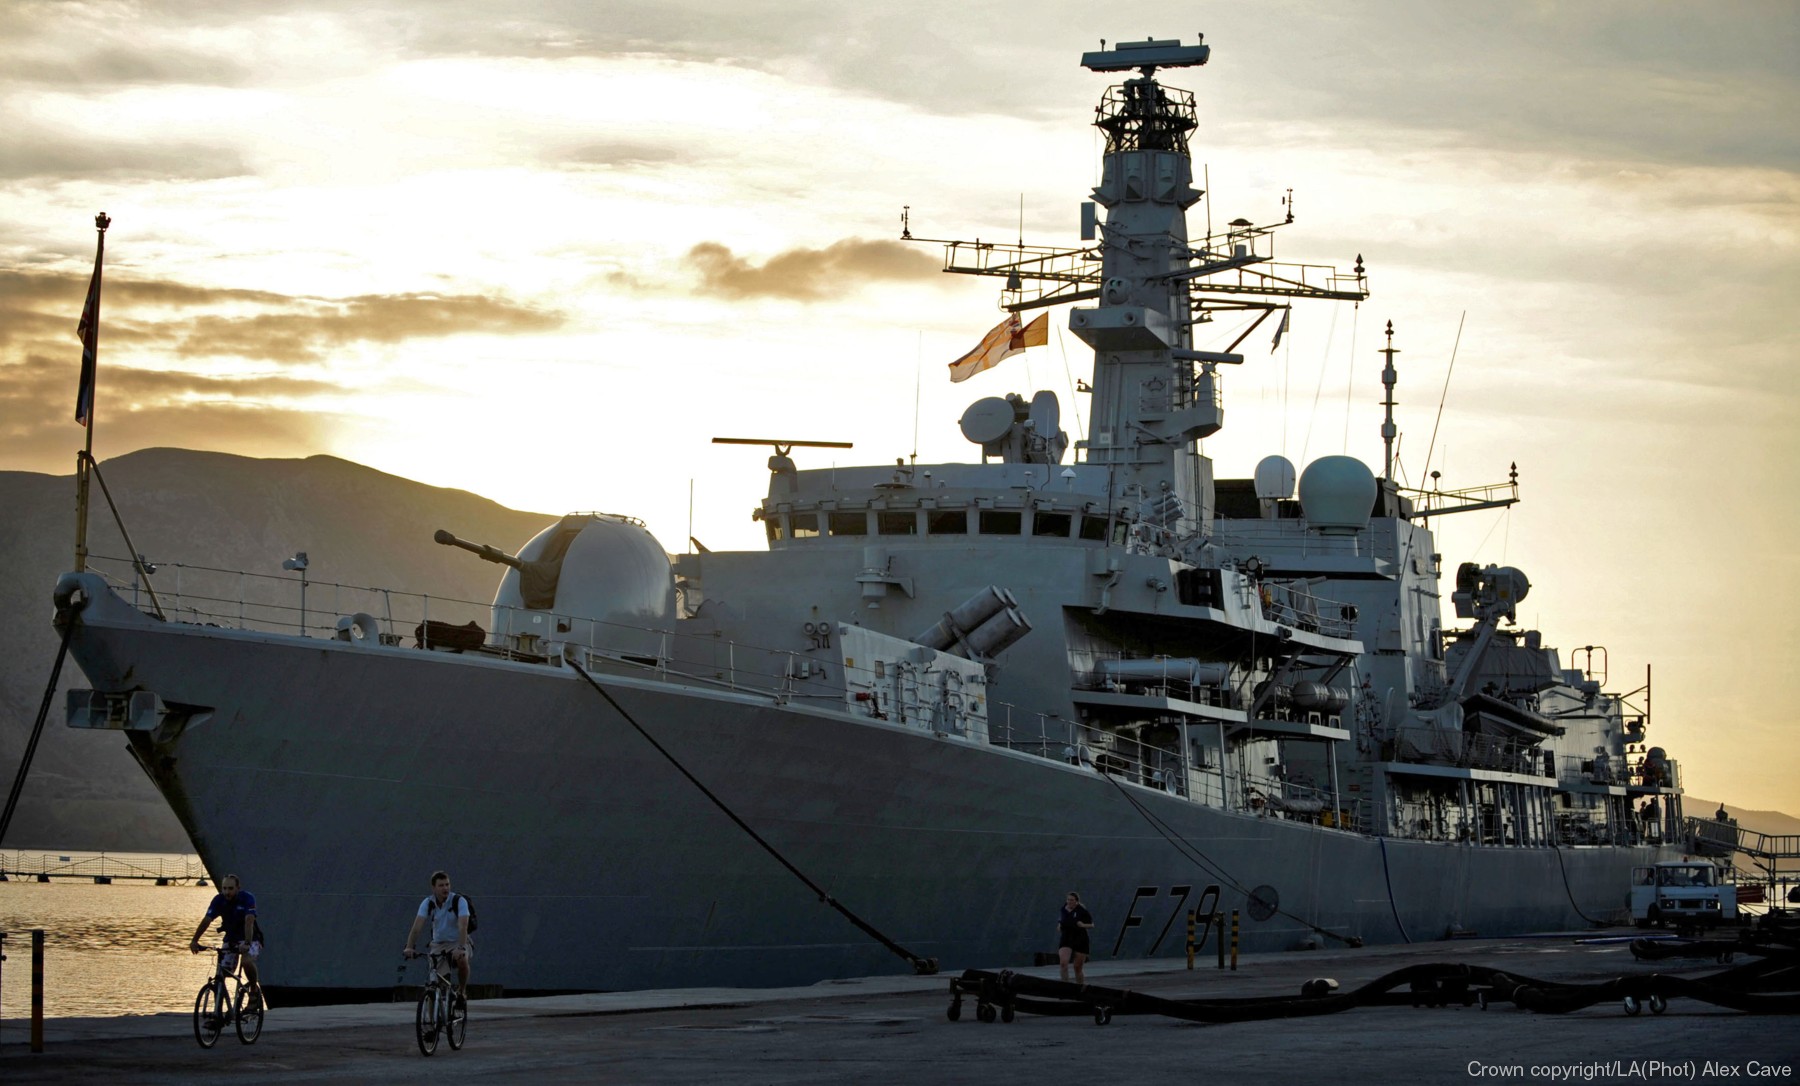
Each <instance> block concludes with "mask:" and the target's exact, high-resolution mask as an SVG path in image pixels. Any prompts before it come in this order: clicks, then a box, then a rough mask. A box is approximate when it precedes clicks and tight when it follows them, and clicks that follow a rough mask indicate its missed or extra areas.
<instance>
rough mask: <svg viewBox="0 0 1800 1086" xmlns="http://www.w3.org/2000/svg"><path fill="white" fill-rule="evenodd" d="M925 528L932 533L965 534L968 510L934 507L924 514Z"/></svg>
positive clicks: (967, 526) (967, 525)
mask: <svg viewBox="0 0 1800 1086" xmlns="http://www.w3.org/2000/svg"><path fill="white" fill-rule="evenodd" d="M925 530H926V531H927V532H930V533H931V534H932V535H967V534H969V512H968V510H966V509H934V510H932V511H931V512H930V513H927V514H926V515H925Z"/></svg>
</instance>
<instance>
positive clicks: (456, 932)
mask: <svg viewBox="0 0 1800 1086" xmlns="http://www.w3.org/2000/svg"><path fill="white" fill-rule="evenodd" d="M428 922H429V923H430V924H431V944H430V946H429V948H428V950H427V953H431V954H438V953H444V952H448V953H449V955H450V958H451V960H452V961H454V962H455V963H456V998H457V999H459V1000H460V999H462V998H464V993H465V992H467V991H468V990H469V959H471V958H473V957H474V956H475V942H474V940H472V939H471V938H469V900H468V899H467V898H465V897H463V896H462V895H461V894H452V893H451V892H450V876H449V875H446V874H444V873H443V872H442V871H435V872H433V873H432V875H431V894H430V896H428V897H426V899H425V900H424V901H421V902H419V915H417V916H415V917H413V922H412V929H411V930H410V931H408V932H407V933H406V946H404V947H402V948H401V951H400V953H401V954H402V955H404V956H405V957H408V958H411V957H414V956H415V955H416V954H417V953H418V952H417V951H415V950H413V943H414V942H415V941H416V940H417V939H418V937H419V929H420V928H422V927H424V926H425V924H426V923H428Z"/></svg>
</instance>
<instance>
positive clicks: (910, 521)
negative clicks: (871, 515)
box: [875, 509, 919, 535]
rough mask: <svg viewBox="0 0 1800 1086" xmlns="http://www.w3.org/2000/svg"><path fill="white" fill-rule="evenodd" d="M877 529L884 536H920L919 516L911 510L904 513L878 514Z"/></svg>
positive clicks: (876, 518) (876, 516)
mask: <svg viewBox="0 0 1800 1086" xmlns="http://www.w3.org/2000/svg"><path fill="white" fill-rule="evenodd" d="M875 528H876V530H877V531H879V532H880V533H881V534H882V535H918V534H919V515H918V514H917V513H914V512H913V511H912V510H910V509H909V510H907V511H906V512H904V513H900V512H893V513H877V514H875Z"/></svg>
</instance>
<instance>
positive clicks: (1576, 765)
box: [1558, 754, 1630, 784]
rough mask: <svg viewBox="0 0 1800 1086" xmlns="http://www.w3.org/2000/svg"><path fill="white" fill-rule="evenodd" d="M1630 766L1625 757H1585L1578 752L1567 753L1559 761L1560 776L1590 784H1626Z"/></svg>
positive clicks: (1566, 779) (1560, 777) (1563, 778)
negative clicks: (1577, 753)
mask: <svg viewBox="0 0 1800 1086" xmlns="http://www.w3.org/2000/svg"><path fill="white" fill-rule="evenodd" d="M1629 768H1630V767H1629V766H1627V765H1626V764H1625V760H1624V759H1623V758H1614V757H1611V756H1598V757H1593V758H1583V757H1581V756H1580V755H1576V754H1565V755H1563V756H1562V758H1561V759H1560V762H1559V766H1558V777H1559V779H1561V780H1565V781H1586V782H1588V783H1590V784H1624V783H1625V780H1626V777H1627V774H1628V771H1629Z"/></svg>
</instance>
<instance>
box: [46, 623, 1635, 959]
mask: <svg viewBox="0 0 1800 1086" xmlns="http://www.w3.org/2000/svg"><path fill="white" fill-rule="evenodd" d="M79 621H80V625H79V627H78V628H77V630H76V631H75V634H74V637H73V639H72V651H73V652H74V654H75V656H76V658H77V659H78V661H79V662H80V664H81V667H82V668H83V670H84V671H86V673H87V674H88V676H89V677H90V679H91V680H92V681H93V683H94V685H95V687H96V688H97V689H99V690H102V691H113V692H119V691H125V690H130V689H142V690H150V691H153V692H154V693H156V694H157V695H158V696H159V697H160V698H161V699H163V701H164V702H165V703H166V704H167V705H169V706H170V707H171V708H174V709H177V710H185V709H186V708H191V707H204V709H206V710H208V712H204V713H201V714H198V715H195V716H193V717H192V718H191V719H189V720H188V721H187V722H186V723H185V724H176V723H174V722H176V721H178V720H179V719H180V716H181V713H180V712H177V713H175V714H173V715H170V716H168V717H166V718H165V720H164V723H162V724H160V725H158V726H157V727H156V728H155V729H154V730H141V731H132V732H129V733H128V734H129V737H130V740H131V742H132V745H133V749H134V751H135V752H136V754H137V755H138V757H139V759H140V761H142V762H143V763H144V764H145V766H146V768H147V770H149V772H150V773H151V776H152V777H153V779H154V780H155V781H156V783H157V785H158V787H159V788H161V789H162V791H163V793H164V794H165V795H166V796H167V797H168V799H169V802H170V803H171V805H172V807H173V808H174V810H175V811H176V813H177V815H178V816H179V817H180V818H181V820H182V821H183V823H184V824H185V825H186V826H187V828H188V830H189V832H190V834H191V835H192V837H193V840H194V843H195V846H196V847H197V848H198V850H199V851H200V853H201V854H202V856H203V857H204V858H205V860H206V862H207V864H208V866H209V868H210V869H211V870H212V871H214V872H215V873H218V874H223V873H225V872H227V871H231V872H236V873H238V874H239V875H241V876H242V878H243V880H244V883H245V885H246V887H247V888H249V889H250V890H251V891H253V892H254V893H255V894H256V895H257V898H258V901H259V904H260V907H261V914H262V917H263V919H264V922H265V923H266V925H267V927H268V928H269V930H270V932H271V936H272V938H271V943H270V948H269V952H268V955H267V958H266V963H265V965H264V976H265V978H266V979H267V981H268V982H269V983H271V984H275V985H282V986H287V987H296V988H334V989H343V988H383V987H386V986H389V985H392V984H393V983H394V982H395V980H396V976H397V970H396V966H397V965H398V962H399V949H400V944H401V941H402V940H403V938H404V937H405V935H406V932H407V929H408V926H409V924H410V922H411V918H412V915H413V912H414V910H415V909H416V908H417V906H418V904H419V901H420V899H421V898H422V897H423V895H424V892H425V890H426V879H427V876H428V875H429V874H430V872H431V871H432V870H433V869H436V868H444V869H446V870H448V871H449V872H450V873H451V874H452V876H453V878H454V880H455V884H456V887H457V888H458V889H459V890H461V891H463V892H465V893H467V894H468V895H469V896H470V897H471V899H472V900H474V901H475V902H476V904H477V907H478V911H479V914H480V922H481V931H480V934H479V935H478V936H477V937H476V943H477V946H478V962H477V965H476V974H477V980H478V981H482V982H487V983H494V984H500V985H503V986H505V987H506V988H507V989H510V990H520V989H530V990H546V989H549V990H559V989H587V990H610V989H630V988H639V987H647V986H659V987H663V986H691V985H747V986H758V985H782V984H793V983H805V982H812V981H817V980H820V979H824V978H830V977H838V976H852V975H867V974H875V973H883V972H893V971H896V970H904V969H906V968H907V966H906V965H905V963H904V962H902V961H900V960H899V959H898V958H896V957H895V956H894V955H893V954H892V953H891V952H889V951H888V950H886V949H884V948H883V947H881V946H880V945H879V944H877V943H875V942H874V941H872V940H870V939H869V938H867V937H866V936H864V935H863V934H862V933H861V932H859V931H858V930H856V928H855V927H853V926H852V925H851V924H850V923H848V922H847V921H845V920H844V919H843V918H842V917H840V916H839V915H837V914H836V913H835V912H833V911H832V910H831V909H829V908H828V907H827V906H825V905H823V904H821V902H820V901H819V900H818V898H817V896H816V895H815V894H814V893H813V892H812V891H811V890H809V889H807V888H806V886H804V885H803V884H802V883H801V882H799V881H798V880H796V879H795V877H794V876H793V875H792V874H790V873H789V872H788V871H787V870H785V869H784V868H783V867H782V866H781V864H780V863H778V862H777V861H776V860H775V859H774V858H772V857H771V856H769V855H768V854H767V853H766V852H764V851H763V850H762V849H761V848H759V847H758V846H757V845H756V844H755V843H754V842H753V841H752V840H751V839H750V838H749V837H748V836H747V835H746V834H745V832H744V831H743V830H742V829H740V828H739V827H737V826H736V825H734V824H733V823H732V822H731V821H730V820H729V819H728V818H727V817H726V816H725V815H724V814H723V813H721V812H720V810H719V809H718V808H717V807H716V806H715V805H714V804H713V803H712V802H710V801H709V800H708V799H707V798H706V797H705V796H704V795H703V794H702V793H701V792H700V791H699V790H698V789H697V788H696V787H695V786H694V784H692V783H691V782H690V781H688V780H687V779H686V778H685V777H683V776H682V775H681V774H680V773H679V772H678V771H677V770H676V769H675V768H674V767H672V766H671V765H670V763H669V762H668V761H667V760H666V759H665V758H664V757H663V756H662V755H661V754H659V753H658V752H657V751H656V750H655V749H654V748H653V747H652V745H651V744H650V743H649V742H647V741H646V740H645V738H644V737H643V735H641V734H640V733H639V732H638V731H637V730H636V729H635V728H634V727H633V726H632V725H631V724H630V723H628V722H627V721H626V720H625V719H623V717H622V716H621V715H620V713H619V712H617V711H615V709H614V708H613V707H612V706H611V705H609V704H608V702H607V700H606V699H604V698H603V697H601V696H600V695H599V694H598V693H597V692H596V691H595V690H594V689H593V688H592V687H591V686H589V685H588V684H587V683H586V682H585V681H584V680H583V679H582V678H581V677H580V676H579V675H577V674H575V673H574V672H573V671H572V670H570V669H568V668H557V667H548V666H544V665H532V664H524V663H517V662H510V661H505V660H498V659H489V658H483V657H479V656H474V655H459V654H451V653H434V652H420V651H415V650H411V649H404V648H398V647H375V646H367V645H358V644H348V643H343V642H337V641H328V640H323V639H303V638H298V637H292V636H282V635H271V634H262V633H256V632H247V631H238V630H225V629H218V628H211V627H200V626H187V625H178V624H173V623H170V624H165V623H159V622H152V621H150V620H147V619H145V618H144V617H143V616H142V615H141V614H139V613H138V612H136V611H135V610H134V609H132V608H130V607H129V606H128V605H126V604H125V603H124V602H123V601H121V600H119V599H118V598H117V597H115V596H112V595H111V594H110V593H107V594H105V595H101V596H98V597H97V598H94V599H93V600H91V602H90V603H89V605H88V608H87V610H86V611H84V612H83V613H82V615H81V617H80V620H79ZM598 678H599V680H600V682H601V683H602V684H603V685H604V686H605V688H606V690H607V692H608V693H610V694H611V695H612V697H613V698H614V699H616V701H617V702H618V704H619V705H620V706H622V707H623V708H624V709H625V710H626V712H628V713H629V714H630V716H631V717H632V718H633V719H635V720H636V721H637V722H638V723H640V724H641V725H642V726H643V727H644V728H645V730H646V731H647V732H648V733H649V734H650V735H651V736H653V737H654V738H655V739H656V741H657V743H659V744H661V745H662V746H663V747H664V748H665V749H666V750H667V751H669V752H670V754H672V755H673V756H674V757H675V758H677V759H679V760H680V762H681V763H682V764H683V765H684V766H685V767H686V768H687V770H688V771H689V772H691V773H692V774H693V775H694V776H695V777H696V778H698V779H699V780H700V781H701V782H703V783H704V784H705V785H706V786H707V787H708V788H710V789H711V790H712V791H713V792H714V793H715V794H716V795H717V796H718V797H719V799H720V800H722V801H723V802H724V803H725V804H727V805H729V806H730V807H731V808H732V810H734V811H735V812H736V813H737V814H738V815H739V816H740V817H741V818H743V819H744V821H745V822H747V823H748V824H749V825H750V826H751V827H753V828H754V829H755V830H756V831H757V832H758V833H759V834H761V835H762V836H763V837H764V838H765V839H766V840H768V841H769V842H770V844H772V845H773V846H774V847H775V848H776V849H778V850H779V851H780V852H781V853H782V855H783V856H785V857H786V858H787V859H788V860H789V861H790V862H791V863H793V864H794V865H795V866H796V867H798V868H799V869H800V870H802V871H804V872H806V873H807V874H808V875H809V876H810V877H811V878H812V879H813V880H814V881H816V882H817V883H818V884H819V885H821V886H822V887H824V888H825V889H826V890H827V891H828V892H829V893H830V894H831V895H832V896H833V897H834V898H836V899H837V900H838V901H840V902H842V903H843V904H844V905H845V906H846V907H848V908H849V909H850V910H852V911H854V912H855V913H857V914H858V915H860V916H861V917H863V918H864V919H865V920H867V921H868V922H869V923H870V924H871V925H873V926H874V927H875V928H877V929H879V930H880V931H882V932H883V933H885V934H886V935H887V936H889V937H890V938H891V939H893V940H894V941H896V942H898V943H899V944H901V945H902V946H904V947H905V948H907V949H908V950H910V951H911V952H912V953H914V954H916V955H920V956H929V957H935V958H937V959H939V961H940V962H941V963H942V965H943V967H944V968H945V969H953V968H963V967H1005V966H1017V965H1026V964H1031V963H1032V961H1033V958H1034V955H1035V954H1036V953H1039V952H1046V951H1053V950H1054V949H1055V946H1056V935H1055V931H1054V921H1055V918H1056V909H1057V906H1058V905H1059V904H1060V902H1061V900H1062V896H1063V894H1064V893H1065V892H1067V891H1069V890H1071V889H1073V890H1078V891H1079V892H1081V894H1082V895H1083V899H1084V900H1085V901H1086V902H1087V904H1088V905H1089V907H1090V908H1091V909H1092V911H1093V913H1094V914H1095V917H1096V920H1097V926H1096V928H1095V930H1094V935H1093V952H1094V955H1095V956H1096V957H1098V958H1111V957H1118V958H1132V957H1142V956H1147V955H1163V956H1167V955H1174V954H1180V953H1182V951H1183V941H1184V937H1185V924H1184V918H1185V915H1186V910H1188V909H1190V908H1200V909H1202V910H1209V909H1212V908H1215V907H1216V908H1219V909H1222V910H1225V911H1227V912H1229V911H1231V910H1240V911H1241V912H1242V913H1243V917H1242V946H1243V947H1244V948H1245V949H1246V950H1250V951H1258V950H1274V949H1284V948H1292V947H1296V946H1299V945H1301V944H1302V943H1303V942H1304V941H1307V940H1309V939H1314V938H1319V937H1320V936H1319V935H1318V932H1320V931H1323V932H1326V933H1330V934H1328V935H1325V936H1324V938H1325V939H1327V940H1329V939H1330V938H1331V937H1332V936H1341V937H1346V938H1348V937H1355V938H1360V939H1362V940H1364V941H1367V942H1395V941H1401V940H1405V939H1411V940H1429V939H1438V938H1443V937H1444V936H1445V935H1446V933H1447V931H1450V930H1453V929H1460V930H1466V931H1472V932H1478V933H1480V934H1482V935H1503V934H1512V933H1520V932H1527V931H1534V930H1554V929H1567V928H1578V927H1585V926H1588V923H1589V921H1590V920H1614V919H1617V918H1618V917H1619V916H1620V914H1621V911H1622V909H1623V906H1624V902H1625V894H1626V887H1627V876H1628V869H1629V868H1630V866H1631V865H1633V864H1636V863H1645V862H1650V861H1651V860H1653V859H1655V858H1657V856H1658V852H1657V850H1655V849H1652V848H1643V847H1640V848H1622V847H1604V848H1561V849H1554V848H1519V847H1504V848H1501V847H1477V846H1472V845H1468V844H1451V843H1431V842H1421V841H1406V840H1394V839H1389V840H1383V839H1380V838H1375V837H1370V836H1366V835H1361V834H1356V833H1351V832H1346V831H1343V830H1338V829H1332V828H1328V827H1322V826H1319V825H1314V824H1309V823H1302V822H1298V821H1286V820H1283V819H1281V818H1278V817H1258V816H1254V815H1251V814H1247V813H1236V812H1231V811H1225V810H1220V809H1217V808H1210V807H1206V806H1203V805H1199V804H1195V803H1192V802H1189V801H1186V800H1183V799H1180V798H1177V797H1172V796H1169V795H1166V794H1164V793H1161V792H1159V791H1156V790H1153V789H1149V788H1144V787H1139V786H1136V785H1130V784H1124V783H1120V782H1118V781H1116V780H1115V779H1113V778H1110V777H1107V776H1104V775H1101V774H1099V773H1096V772H1095V771H1094V770H1093V769H1092V768H1091V767H1087V766H1077V765H1064V764H1060V763H1057V762H1052V761H1046V760H1044V759H1041V758H1037V757H1033V756H1030V755H1027V754H1022V753H1019V752H1015V751H1010V750H1006V749H1003V748H999V747H993V746H989V745H986V744H981V743H973V742H969V741H967V740H964V739H961V738H958V737H940V736H937V735H934V734H932V733H930V732H926V731H920V730H915V729H912V728H908V727H904V726H900V725H897V724H892V723H888V722H884V721H879V720H873V719H868V718H862V717H853V716H851V715H849V714H846V713H844V712H842V711H839V710H836V709H835V708H832V707H827V708H811V707H805V706H799V705H794V704H781V703H780V702H779V701H778V700H777V699H775V698H771V697H769V696H766V695H751V694H746V693H734V692H731V691H726V690H718V689H710V688H706V687H703V686H699V685H691V684H684V683H683V682H680V681H675V680H673V679H669V678H664V677H659V676H657V675H655V674H653V673H650V672H647V671H646V672H643V673H639V674H626V675H610V676H599V677H598ZM1159 824H1160V826H1159ZM1259 888H1271V889H1272V890H1273V892H1274V894H1273V896H1274V898H1275V899H1276V901H1277V902H1278V906H1279V907H1278V911H1276V912H1275V913H1274V914H1273V915H1270V916H1268V917H1267V918H1266V919H1256V918H1255V916H1256V914H1259V913H1261V912H1263V910H1261V909H1260V908H1258V909H1257V910H1256V912H1255V913H1253V912H1252V904H1253V903H1252V901H1251V898H1250V894H1251V891H1257V890H1258V889H1259ZM1258 897H1259V898H1261V899H1266V898H1268V897H1269V894H1268V891H1267V890H1262V891H1260V892H1259V894H1258ZM1210 952H1211V951H1210V948H1209V949H1208V951H1207V953H1210Z"/></svg>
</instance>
